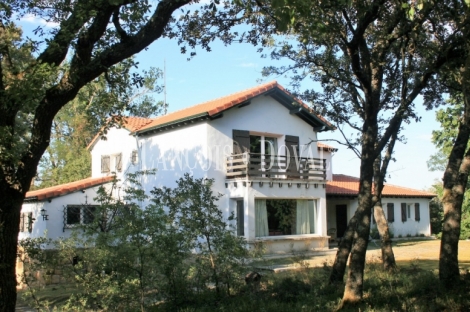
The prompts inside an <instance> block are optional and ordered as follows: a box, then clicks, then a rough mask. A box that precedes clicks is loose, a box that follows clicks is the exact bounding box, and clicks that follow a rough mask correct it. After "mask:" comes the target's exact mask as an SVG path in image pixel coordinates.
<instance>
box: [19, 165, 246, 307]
mask: <svg viewBox="0 0 470 312" xmlns="http://www.w3.org/2000/svg"><path fill="white" fill-rule="evenodd" d="M140 174H143V173H138V174H135V175H133V174H131V175H129V176H128V180H127V182H128V185H131V186H129V187H127V188H126V190H125V194H126V195H125V196H124V197H123V198H122V199H120V198H118V199H115V198H112V197H111V196H110V195H109V193H108V192H106V190H105V189H100V191H99V196H98V197H97V198H96V200H97V201H98V202H99V203H100V204H101V205H100V207H97V209H96V215H95V216H99V217H95V218H94V222H93V223H91V224H87V225H83V226H80V227H76V228H74V229H73V233H72V236H71V238H70V239H64V240H59V241H57V242H55V247H56V249H57V252H56V257H54V259H55V260H54V262H53V261H52V259H47V257H45V256H44V253H43V252H41V248H39V247H38V244H37V243H36V244H32V243H30V244H29V245H28V244H25V242H23V246H24V248H25V250H26V252H27V253H28V254H29V256H30V257H31V258H32V259H34V261H33V263H36V264H37V265H41V266H42V267H43V268H46V269H47V268H50V267H52V266H57V265H59V266H60V269H61V271H62V274H63V275H64V277H66V278H68V280H69V281H71V282H72V283H73V284H74V285H75V286H76V289H77V291H76V292H75V293H74V295H72V296H70V298H69V299H68V300H67V303H66V304H65V306H64V309H66V310H113V311H114V310H116V311H117V310H120V311H134V310H141V311H144V310H148V309H150V308H151V307H153V306H155V304H156V303H158V302H164V303H165V305H166V306H168V307H169V309H170V310H175V309H180V308H181V307H184V306H186V305H188V304H190V303H192V302H193V301H194V300H195V297H196V294H201V293H203V292H205V293H207V294H208V296H207V298H211V295H212V293H213V292H212V291H211V290H210V288H209V287H208V285H209V284H210V283H214V284H215V288H216V290H217V292H216V293H217V297H220V296H221V294H222V292H221V291H220V290H221V288H222V287H224V289H225V292H224V293H230V290H231V289H233V288H234V287H237V286H238V285H239V281H240V280H241V279H240V275H239V272H240V266H241V265H242V264H243V263H244V259H245V257H246V255H247V251H246V250H245V248H244V245H245V241H244V240H243V238H240V237H237V236H235V235H233V231H232V230H231V229H230V228H229V227H228V226H227V223H226V222H225V221H224V220H223V218H222V213H221V211H220V210H219V209H218V206H217V205H216V201H217V200H218V198H219V197H218V196H215V195H213V194H212V190H211V185H212V182H213V181H212V180H202V179H193V178H192V177H190V176H189V175H185V177H184V178H182V179H180V180H178V181H177V182H178V187H177V188H175V189H168V188H164V189H163V190H157V189H155V190H153V191H152V194H153V197H149V196H147V195H146V194H145V193H144V192H143V191H142V189H141V187H140V184H139V183H138V180H139V179H138V176H139V175H140ZM108 191H109V190H108ZM148 200H150V204H149V205H147V206H146V208H145V209H144V210H142V209H140V206H139V203H142V202H144V201H148ZM164 209H168V210H169V211H168V212H165V210H164ZM194 250H197V251H198V253H197V254H194ZM77 259H79V261H78V262H77V261H76V260H77ZM72 264H74V265H72ZM26 276H29V275H28V274H27V275H26ZM31 286H33V285H32V284H31ZM31 289H32V287H31Z"/></svg>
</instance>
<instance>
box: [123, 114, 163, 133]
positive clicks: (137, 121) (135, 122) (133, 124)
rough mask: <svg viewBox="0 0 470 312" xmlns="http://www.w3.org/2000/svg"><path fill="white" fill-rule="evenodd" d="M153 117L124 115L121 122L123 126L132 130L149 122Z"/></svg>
mask: <svg viewBox="0 0 470 312" xmlns="http://www.w3.org/2000/svg"><path fill="white" fill-rule="evenodd" d="M154 119H155V118H144V117H125V118H124V120H123V121H124V122H123V127H124V128H126V129H127V130H129V131H130V132H134V131H136V130H138V129H140V128H142V127H144V126H146V125H148V124H149V123H151V122H152V121H153V120H154Z"/></svg>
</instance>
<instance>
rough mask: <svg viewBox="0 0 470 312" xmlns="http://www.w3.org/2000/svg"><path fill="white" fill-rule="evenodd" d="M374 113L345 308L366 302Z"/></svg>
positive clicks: (366, 139)
mask: <svg viewBox="0 0 470 312" xmlns="http://www.w3.org/2000/svg"><path fill="white" fill-rule="evenodd" d="M375 118H376V115H375V114H374V113H372V114H371V116H370V117H369V118H368V119H366V120H365V121H364V127H363V134H362V140H363V143H362V151H361V174H360V179H359V181H360V182H359V194H358V203H359V205H358V208H357V210H356V213H355V217H356V219H357V224H356V227H355V228H356V229H355V232H354V241H353V242H354V243H353V246H352V249H351V256H350V257H351V259H350V260H349V271H348V279H347V280H346V286H345V289H344V294H343V299H342V301H341V305H342V306H343V305H346V304H354V303H357V302H359V301H360V300H362V293H363V283H364V267H365V264H366V252H367V245H368V243H369V236H370V218H371V212H372V205H373V201H372V195H373V194H372V182H373V177H374V162H375V159H376V158H377V155H376V154H375V153H374V152H375V149H374V147H375V142H376V139H377V127H376V125H377V120H376V119H375Z"/></svg>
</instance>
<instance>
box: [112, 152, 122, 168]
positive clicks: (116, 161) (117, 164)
mask: <svg viewBox="0 0 470 312" xmlns="http://www.w3.org/2000/svg"><path fill="white" fill-rule="evenodd" d="M114 168H115V170H116V171H117V172H121V170H122V154H117V155H114Z"/></svg>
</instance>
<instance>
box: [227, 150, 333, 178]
mask: <svg viewBox="0 0 470 312" xmlns="http://www.w3.org/2000/svg"><path fill="white" fill-rule="evenodd" d="M226 168H227V178H228V179H231V178H242V177H253V178H255V177H257V178H268V179H308V180H313V181H315V182H324V181H326V160H325V159H320V158H306V157H287V156H283V155H263V154H255V153H243V154H235V155H231V156H228V157H227V159H226Z"/></svg>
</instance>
